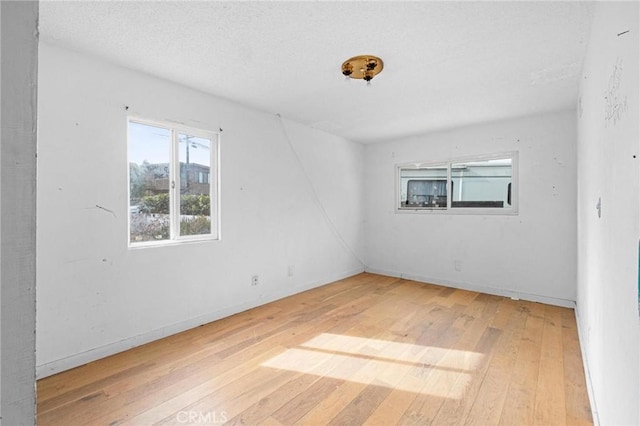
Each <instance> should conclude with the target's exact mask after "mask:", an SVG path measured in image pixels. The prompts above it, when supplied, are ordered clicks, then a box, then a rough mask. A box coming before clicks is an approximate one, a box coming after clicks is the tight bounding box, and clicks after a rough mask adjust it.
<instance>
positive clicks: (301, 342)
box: [37, 273, 592, 426]
mask: <svg viewBox="0 0 640 426" xmlns="http://www.w3.org/2000/svg"><path fill="white" fill-rule="evenodd" d="M37 408H38V424H39V425H65V426H68V425H85V424H87V425H110V426H111V425H154V424H158V425H177V424H230V425H259V424H260V425H262V424H264V425H293V424H301V425H324V424H327V425H360V424H366V425H392V424H400V425H428V424H434V425H441V424H459V425H462V424H475V425H490V424H495V425H498V424H500V425H534V424H536V425H551V424H557V425H565V424H567V425H582V424H592V419H591V412H590V408H589V400H588V397H587V392H586V386H585V378H584V372H583V369H582V359H581V355H580V347H579V343H578V336H577V331H576V323H575V317H574V314H573V310H571V309H566V308H559V307H555V306H548V305H543V304H538V303H531V302H525V301H514V300H511V299H508V298H503V297H497V296H490V295H486V294H480V293H474V292H469V291H463V290H456V289H451V288H446V287H441V286H437V285H430V284H422V283H417V282H413V281H407V280H402V279H397V278H391V277H384V276H379V275H373V274H366V273H365V274H360V275H357V276H355V277H351V278H348V279H345V280H342V281H338V282H335V283H332V284H329V285H326V286H323V287H320V288H317V289H314V290H310V291H307V292H304V293H301V294H298V295H295V296H292V297H288V298H286V299H282V300H279V301H277V302H274V303H270V304H268V305H265V306H261V307H259V308H255V309H252V310H250V311H247V312H243V313H240V314H237V315H234V316H232V317H229V318H225V319H222V320H220V321H216V322H213V323H210V324H206V325H204V326H201V327H197V328H195V329H193V330H189V331H186V332H184V333H180V334H177V335H174V336H171V337H168V338H165V339H162V340H159V341H156V342H153V343H150V344H147V345H144V346H141V347H138V348H134V349H131V350H129V351H127V352H123V353H120V354H117V355H114V356H111V357H109V358H105V359H102V360H99V361H96V362H93V363H90V364H87V365H84V366H81V367H78V368H75V369H73V370H70V371H66V372H63V373H60V374H58V375H55V376H51V377H48V378H45V379H42V380H40V381H39V382H38V406H37Z"/></svg>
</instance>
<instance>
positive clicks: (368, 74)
mask: <svg viewBox="0 0 640 426" xmlns="http://www.w3.org/2000/svg"><path fill="white" fill-rule="evenodd" d="M382 68H384V62H382V59H380V58H378V57H377V56H373V55H360V56H354V57H353V58H349V59H347V60H346V61H344V62H343V63H342V75H344V76H345V78H346V79H347V80H348V79H350V78H357V79H361V80H364V81H366V82H367V86H371V80H373V77H375V76H376V75H378V74H379V73H380V71H382Z"/></svg>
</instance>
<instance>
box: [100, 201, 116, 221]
mask: <svg viewBox="0 0 640 426" xmlns="http://www.w3.org/2000/svg"><path fill="white" fill-rule="evenodd" d="M96 208H97V209H100V210H104V211H106V212H109V213H111V214H112V215H113V217H114V218H116V219H117V218H118V217H117V216H116V212H114V211H113V210H110V209H108V208H106V207H102V206H101V205H99V204H96Z"/></svg>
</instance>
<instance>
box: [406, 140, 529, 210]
mask: <svg viewBox="0 0 640 426" xmlns="http://www.w3.org/2000/svg"><path fill="white" fill-rule="evenodd" d="M397 182H398V197H397V211H429V212H433V211H444V212H450V213H477V214H492V213H493V214H496V213H497V214H515V213H517V199H518V197H517V185H516V184H517V153H515V152H512V153H507V154H495V155H487V156H478V157H469V158H464V159H455V160H453V161H448V162H441V163H411V164H401V165H398V166H397Z"/></svg>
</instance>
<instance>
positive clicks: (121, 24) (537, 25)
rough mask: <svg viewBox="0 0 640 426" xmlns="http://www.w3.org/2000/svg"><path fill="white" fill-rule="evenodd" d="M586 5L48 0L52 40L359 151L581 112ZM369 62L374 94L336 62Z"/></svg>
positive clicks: (44, 20) (45, 16) (45, 15)
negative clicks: (446, 131) (470, 127)
mask: <svg viewBox="0 0 640 426" xmlns="http://www.w3.org/2000/svg"><path fill="white" fill-rule="evenodd" d="M590 21H591V5H590V3H587V2H580V1H576V2H537V1H534V2H401V1H395V2H367V1H365V2H362V1H360V2H193V1H180V2H166V1H146V2H133V1H124V2H120V1H108V2H95V1H75V2H62V1H47V0H43V1H41V2H40V35H41V38H42V39H43V40H44V41H48V42H51V43H55V44H57V45H62V46H66V47H69V48H71V49H74V50H78V51H81V52H87V53H90V54H92V55H95V56H98V57H102V58H104V59H106V60H108V61H111V62H114V63H117V64H120V65H123V66H126V67H128V68H132V69H137V70H141V71H144V72H147V73H149V74H153V75H156V76H159V77H163V78H166V79H168V80H172V81H176V82H179V83H181V84H184V85H187V86H191V87H194V88H197V89H199V90H201V91H204V92H207V93H211V94H214V95H217V96H222V97H225V98H228V99H232V100H235V101H237V102H239V103H242V104H244V105H248V106H252V107H255V108H259V109H261V110H264V111H267V112H270V113H280V114H282V115H283V116H284V117H287V118H291V119H294V120H297V121H299V122H302V123H305V124H308V125H311V126H313V127H316V128H320V129H323V130H326V131H328V132H331V133H334V134H338V135H341V136H344V137H346V138H349V139H352V140H355V141H359V142H365V143H366V142H376V141H382V140H388V139H392V138H397V137H402V136H406V135H412V134H418V133H423V132H428V131H433V130H437V129H442V128H448V127H455V126H463V125H467V124H472V123H478V122H483V121H492V120H498V119H503V118H507V117H514V116H522V115H527V114H533V113H538V112H543V111H551V110H558V109H564V108H573V107H575V104H576V100H577V93H578V80H579V75H580V72H581V69H582V61H583V57H584V53H585V48H586V41H587V39H588V33H589V27H590ZM359 54H373V55H377V56H380V57H381V58H382V59H383V60H384V63H385V65H384V71H383V72H382V73H381V74H380V75H379V76H377V77H376V78H375V79H374V80H373V82H372V87H366V86H365V84H364V82H362V81H349V82H345V81H344V78H343V76H342V75H341V73H340V65H341V64H342V62H343V61H344V60H345V59H347V58H349V57H351V56H354V55H359Z"/></svg>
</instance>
